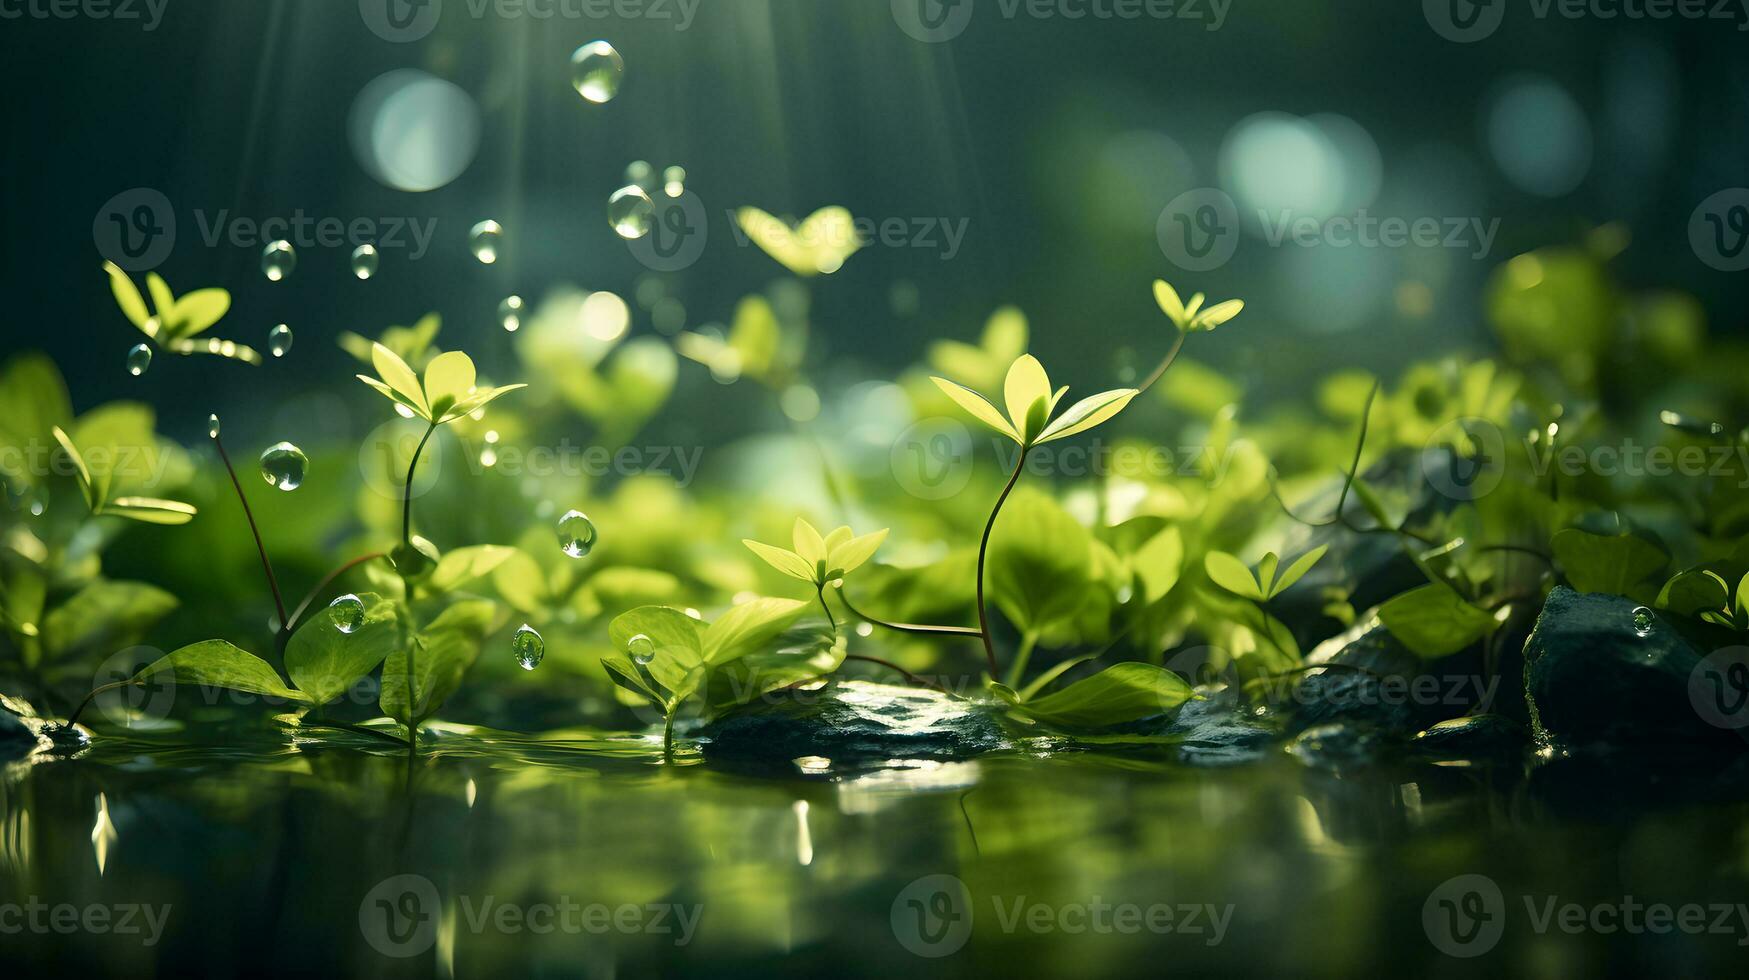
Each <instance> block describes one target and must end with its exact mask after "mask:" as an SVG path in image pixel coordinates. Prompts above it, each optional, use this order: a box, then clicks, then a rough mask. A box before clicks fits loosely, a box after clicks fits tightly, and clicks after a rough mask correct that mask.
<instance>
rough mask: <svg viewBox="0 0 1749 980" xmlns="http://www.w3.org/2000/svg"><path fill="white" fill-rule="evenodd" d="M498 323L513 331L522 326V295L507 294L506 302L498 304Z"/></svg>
mask: <svg viewBox="0 0 1749 980" xmlns="http://www.w3.org/2000/svg"><path fill="white" fill-rule="evenodd" d="M498 323H499V325H500V326H502V327H503V328H504V329H505V330H508V331H509V332H511V333H515V332H516V330H517V328H518V327H521V326H522V297H521V296H506V297H504V302H502V303H499V304H498Z"/></svg>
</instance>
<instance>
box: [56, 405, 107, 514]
mask: <svg viewBox="0 0 1749 980" xmlns="http://www.w3.org/2000/svg"><path fill="white" fill-rule="evenodd" d="M51 431H52V432H53V434H54V437H55V441H56V442H58V443H60V444H61V451H62V452H64V453H66V454H67V458H68V459H69V460H71V461H72V463H73V475H74V476H75V477H76V478H78V481H79V490H80V492H81V493H83V494H84V495H85V506H86V507H88V508H90V510H91V511H92V512H93V513H95V512H96V511H98V510H100V509H102V508H101V507H100V506H99V504H98V500H97V497H96V494H95V493H93V490H94V489H95V488H94V487H93V486H92V484H91V467H89V466H87V465H85V457H84V456H81V455H79V447H77V446H75V445H73V440H72V439H71V438H69V437H68V435H67V433H65V432H63V431H62V430H61V427H60V426H58V425H57V426H55V427H54V429H53V430H51Z"/></svg>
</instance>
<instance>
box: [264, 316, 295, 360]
mask: <svg viewBox="0 0 1749 980" xmlns="http://www.w3.org/2000/svg"><path fill="white" fill-rule="evenodd" d="M291 345H292V331H291V328H290V327H288V326H286V325H285V324H283V323H282V324H280V325H279V326H277V327H274V328H273V329H272V330H269V331H267V349H268V350H269V351H271V352H272V353H273V356H274V357H284V356H285V355H286V352H287V351H289V350H291Z"/></svg>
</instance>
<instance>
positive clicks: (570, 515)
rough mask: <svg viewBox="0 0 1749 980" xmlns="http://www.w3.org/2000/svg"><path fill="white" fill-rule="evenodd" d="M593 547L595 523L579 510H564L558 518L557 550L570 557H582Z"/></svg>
mask: <svg viewBox="0 0 1749 980" xmlns="http://www.w3.org/2000/svg"><path fill="white" fill-rule="evenodd" d="M594 547H595V523H594V522H593V521H591V520H590V519H589V518H588V517H586V516H584V514H583V512H582V511H580V510H570V511H566V512H565V516H563V517H561V518H559V550H560V551H563V552H564V553H565V554H567V555H570V556H571V557H572V558H582V557H583V556H585V555H587V554H589V552H590V550H591V549H593V548H594Z"/></svg>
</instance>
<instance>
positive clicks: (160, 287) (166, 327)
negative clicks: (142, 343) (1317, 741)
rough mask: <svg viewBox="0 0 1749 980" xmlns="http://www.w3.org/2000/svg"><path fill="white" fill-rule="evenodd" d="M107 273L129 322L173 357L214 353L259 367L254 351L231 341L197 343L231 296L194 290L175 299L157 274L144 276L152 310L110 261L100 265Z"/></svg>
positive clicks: (226, 307)
mask: <svg viewBox="0 0 1749 980" xmlns="http://www.w3.org/2000/svg"><path fill="white" fill-rule="evenodd" d="M103 271H105V272H107V273H109V288H110V292H112V293H114V294H115V302H116V305H117V306H119V307H121V312H122V315H123V316H125V317H127V318H128V322H130V323H132V324H133V325H134V326H136V327H139V328H140V332H141V333H143V334H145V335H146V336H147V337H148V338H149V339H150V340H151V341H152V342H153V343H155V344H157V345H158V346H160V347H162V348H164V349H165V350H167V351H170V352H171V353H173V354H213V355H216V356H218V357H227V358H230V359H231V360H234V361H242V362H243V363H245V364H260V363H261V355H260V354H259V353H257V352H256V351H255V349H254V348H252V347H248V346H246V345H244V344H239V343H236V342H235V341H230V340H219V339H217V338H210V339H208V340H205V341H198V342H197V341H196V340H195V339H194V338H195V337H196V336H198V335H200V334H202V333H205V332H206V331H207V329H208V328H210V327H212V325H213V324H215V323H218V322H219V321H220V320H222V319H224V317H225V314H226V313H228V312H230V310H231V294H230V293H229V292H228V291H226V290H223V289H216V288H215V289H197V290H195V291H194V292H192V293H186V294H184V295H182V296H180V297H178V296H177V295H176V294H175V293H172V292H171V291H170V286H169V284H168V283H166V282H165V281H164V279H163V277H161V276H159V275H158V274H157V273H156V272H148V273H146V288H147V290H148V291H149V292H150V293H151V294H152V309H150V310H148V309H147V308H146V299H145V297H144V296H141V295H140V288H139V287H138V286H135V285H134V281H133V280H132V279H129V278H128V275H127V273H125V272H123V271H121V269H120V268H119V267H118V266H116V264H115V263H113V262H105V263H103Z"/></svg>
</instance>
